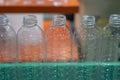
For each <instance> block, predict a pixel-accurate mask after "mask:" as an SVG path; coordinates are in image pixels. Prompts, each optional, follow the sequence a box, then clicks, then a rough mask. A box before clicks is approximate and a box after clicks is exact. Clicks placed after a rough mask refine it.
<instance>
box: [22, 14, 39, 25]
mask: <svg viewBox="0 0 120 80" xmlns="http://www.w3.org/2000/svg"><path fill="white" fill-rule="evenodd" d="M23 25H24V27H34V26H36V25H37V18H36V16H33V15H28V16H25V17H24V18H23Z"/></svg>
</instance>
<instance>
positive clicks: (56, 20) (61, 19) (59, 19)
mask: <svg viewBox="0 0 120 80" xmlns="http://www.w3.org/2000/svg"><path fill="white" fill-rule="evenodd" d="M65 25H66V17H65V16H64V15H56V16H54V17H53V26H55V27H57V26H58V27H60V26H65Z"/></svg>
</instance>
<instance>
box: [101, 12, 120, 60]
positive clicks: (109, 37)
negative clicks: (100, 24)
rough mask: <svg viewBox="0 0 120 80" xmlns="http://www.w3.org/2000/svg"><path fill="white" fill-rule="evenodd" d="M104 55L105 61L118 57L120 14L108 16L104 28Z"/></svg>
mask: <svg viewBox="0 0 120 80" xmlns="http://www.w3.org/2000/svg"><path fill="white" fill-rule="evenodd" d="M103 37H104V39H103V42H105V43H104V49H105V51H104V56H103V60H104V61H106V62H111V61H112V62H113V61H117V60H118V58H119V54H120V52H119V49H120V47H119V45H120V15H118V14H113V15H111V16H110V19H109V24H108V25H107V26H106V27H105V28H104V36H103Z"/></svg>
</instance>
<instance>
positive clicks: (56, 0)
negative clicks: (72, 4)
mask: <svg viewBox="0 0 120 80" xmlns="http://www.w3.org/2000/svg"><path fill="white" fill-rule="evenodd" d="M63 1H64V0H54V1H53V5H54V6H61V5H62V3H63Z"/></svg>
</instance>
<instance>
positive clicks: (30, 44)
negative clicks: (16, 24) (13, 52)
mask: <svg viewBox="0 0 120 80" xmlns="http://www.w3.org/2000/svg"><path fill="white" fill-rule="evenodd" d="M17 41H18V52H19V61H20V62H42V61H45V59H46V58H45V39H44V34H43V31H42V29H41V28H40V27H39V26H38V25H37V18H36V16H34V15H27V16H25V17H24V19H23V26H22V27H21V28H20V29H19V31H18V33H17Z"/></svg>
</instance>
